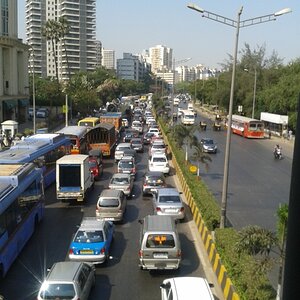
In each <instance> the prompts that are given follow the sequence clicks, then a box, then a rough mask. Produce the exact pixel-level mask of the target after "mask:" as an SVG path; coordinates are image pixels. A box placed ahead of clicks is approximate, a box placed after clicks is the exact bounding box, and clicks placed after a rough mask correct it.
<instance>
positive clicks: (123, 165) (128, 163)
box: [119, 160, 133, 168]
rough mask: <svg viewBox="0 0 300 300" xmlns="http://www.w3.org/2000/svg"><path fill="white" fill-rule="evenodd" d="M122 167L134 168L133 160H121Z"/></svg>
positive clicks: (120, 165)
mask: <svg viewBox="0 0 300 300" xmlns="http://www.w3.org/2000/svg"><path fill="white" fill-rule="evenodd" d="M119 167H120V168H133V162H132V161H122V160H121V161H120V162H119Z"/></svg>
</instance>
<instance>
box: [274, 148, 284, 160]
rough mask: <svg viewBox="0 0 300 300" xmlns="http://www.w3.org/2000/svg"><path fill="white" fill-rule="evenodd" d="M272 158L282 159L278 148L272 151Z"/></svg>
mask: <svg viewBox="0 0 300 300" xmlns="http://www.w3.org/2000/svg"><path fill="white" fill-rule="evenodd" d="M274 158H275V159H281V158H282V154H281V149H280V148H276V149H275V150H274Z"/></svg>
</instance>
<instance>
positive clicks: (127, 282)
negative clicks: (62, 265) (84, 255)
mask: <svg viewBox="0 0 300 300" xmlns="http://www.w3.org/2000/svg"><path fill="white" fill-rule="evenodd" d="M145 152H146V151H145ZM140 158H141V160H140V163H139V164H138V165H137V166H138V174H137V177H136V181H135V183H134V195H135V196H134V197H132V199H129V200H128V201H127V210H126V214H125V220H124V223H123V224H116V235H115V239H114V244H113V247H112V251H111V257H112V259H110V260H109V261H108V263H107V264H106V265H103V266H99V267H97V279H96V288H95V290H94V291H93V292H92V295H91V299H98V298H96V297H97V296H98V297H99V292H100V291H101V296H102V297H103V299H121V297H122V295H126V299H159V297H160V289H159V285H160V284H161V283H162V281H163V280H164V279H166V278H169V277H173V276H187V275H189V276H204V271H203V269H202V265H201V264H200V261H199V258H198V254H197V251H196V248H195V244H194V238H193V237H192V236H191V232H190V231H189V226H188V222H183V223H180V224H178V231H179V235H180V240H181V245H182V251H183V260H182V264H181V266H180V269H179V270H177V271H157V272H154V271H151V272H149V271H143V270H140V269H139V267H138V263H139V257H138V251H139V235H140V224H139V222H138V220H139V219H142V218H143V217H145V216H146V215H148V214H153V208H152V200H151V197H143V195H142V179H143V175H144V173H145V172H146V170H147V160H148V158H147V155H142V157H140ZM166 179H167V183H168V185H172V186H174V181H173V178H172V177H171V176H170V177H167V178H166ZM98 275H99V277H98ZM102 278H105V281H102Z"/></svg>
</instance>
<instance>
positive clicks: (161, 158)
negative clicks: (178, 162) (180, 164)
mask: <svg viewBox="0 0 300 300" xmlns="http://www.w3.org/2000/svg"><path fill="white" fill-rule="evenodd" d="M166 161H167V160H166V159H165V158H164V157H153V162H166Z"/></svg>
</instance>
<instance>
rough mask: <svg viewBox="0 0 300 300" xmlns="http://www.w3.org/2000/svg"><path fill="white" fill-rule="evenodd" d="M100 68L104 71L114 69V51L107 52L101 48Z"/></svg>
mask: <svg viewBox="0 0 300 300" xmlns="http://www.w3.org/2000/svg"><path fill="white" fill-rule="evenodd" d="M101 65H102V67H105V68H106V69H111V70H114V69H115V51H114V50H108V49H103V48H102V60H101Z"/></svg>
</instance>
